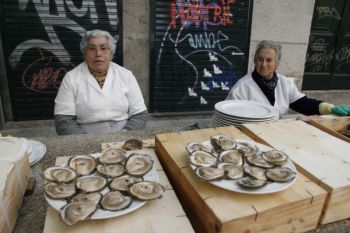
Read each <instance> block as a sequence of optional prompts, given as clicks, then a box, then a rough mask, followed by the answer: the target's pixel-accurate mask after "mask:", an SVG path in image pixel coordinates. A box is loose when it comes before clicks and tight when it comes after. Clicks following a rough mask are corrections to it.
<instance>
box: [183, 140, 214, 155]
mask: <svg viewBox="0 0 350 233" xmlns="http://www.w3.org/2000/svg"><path fill="white" fill-rule="evenodd" d="M186 150H187V151H188V153H190V154H192V153H193V152H195V151H204V152H207V153H210V154H213V152H214V148H213V147H211V146H207V145H204V144H201V143H198V142H190V143H188V144H187V146H186Z"/></svg>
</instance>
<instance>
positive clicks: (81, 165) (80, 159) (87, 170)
mask: <svg viewBox="0 0 350 233" xmlns="http://www.w3.org/2000/svg"><path fill="white" fill-rule="evenodd" d="M68 164H69V166H70V167H71V168H73V169H74V170H75V171H76V173H77V174H78V175H79V176H86V175H89V174H91V173H92V172H94V171H95V168H96V160H95V158H94V157H92V156H90V155H75V156H73V157H72V158H70V159H69V161H68Z"/></svg>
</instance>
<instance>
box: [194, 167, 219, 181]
mask: <svg viewBox="0 0 350 233" xmlns="http://www.w3.org/2000/svg"><path fill="white" fill-rule="evenodd" d="M196 173H197V176H198V177H199V178H201V179H203V180H208V181H211V180H220V179H221V178H222V177H224V175H225V170H224V169H223V168H215V167H198V168H197V169H196Z"/></svg>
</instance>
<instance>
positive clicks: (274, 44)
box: [254, 40, 281, 63]
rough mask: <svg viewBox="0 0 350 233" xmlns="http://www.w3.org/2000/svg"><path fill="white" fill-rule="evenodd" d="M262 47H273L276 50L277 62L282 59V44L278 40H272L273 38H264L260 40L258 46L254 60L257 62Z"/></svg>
mask: <svg viewBox="0 0 350 233" xmlns="http://www.w3.org/2000/svg"><path fill="white" fill-rule="evenodd" d="M262 49H273V50H275V52H276V60H277V63H279V62H280V60H281V45H280V44H278V43H277V42H274V41H271V40H263V41H260V42H259V44H258V45H257V46H256V50H255V55H254V62H257V59H258V53H259V52H260V51H261V50H262Z"/></svg>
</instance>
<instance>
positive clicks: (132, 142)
mask: <svg viewBox="0 0 350 233" xmlns="http://www.w3.org/2000/svg"><path fill="white" fill-rule="evenodd" d="M142 146H143V142H142V141H141V140H138V139H134V138H132V139H129V140H126V141H125V142H124V144H123V145H122V148H123V149H124V150H141V149H142Z"/></svg>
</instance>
